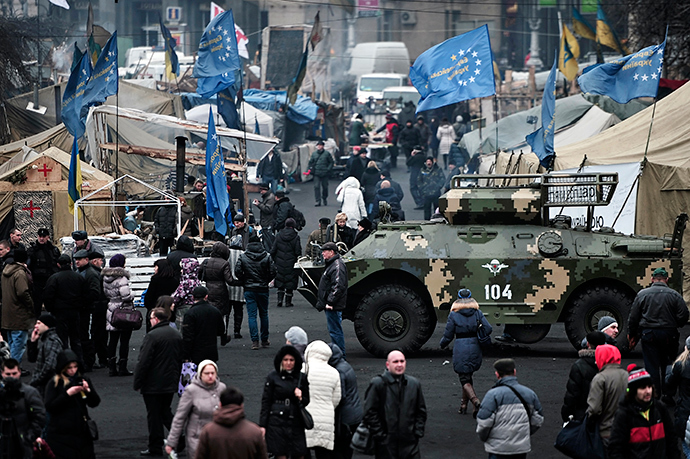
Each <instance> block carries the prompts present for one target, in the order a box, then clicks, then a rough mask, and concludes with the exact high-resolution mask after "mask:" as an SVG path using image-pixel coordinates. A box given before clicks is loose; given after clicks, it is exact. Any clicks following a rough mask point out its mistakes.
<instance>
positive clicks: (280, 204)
mask: <svg viewBox="0 0 690 459" xmlns="http://www.w3.org/2000/svg"><path fill="white" fill-rule="evenodd" d="M293 207H294V206H293V204H292V203H291V202H290V198H288V197H287V196H285V188H283V187H282V186H280V185H278V191H276V203H275V205H274V206H273V232H274V233H277V232H278V231H280V230H282V229H283V228H285V220H287V219H288V217H289V216H290V210H291V209H292V208H293Z"/></svg>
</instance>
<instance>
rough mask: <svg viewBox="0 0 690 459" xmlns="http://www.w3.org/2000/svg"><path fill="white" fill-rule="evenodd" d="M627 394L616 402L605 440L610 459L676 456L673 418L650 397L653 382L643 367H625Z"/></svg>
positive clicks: (676, 442) (672, 457) (678, 453)
mask: <svg viewBox="0 0 690 459" xmlns="http://www.w3.org/2000/svg"><path fill="white" fill-rule="evenodd" d="M628 372H629V375H628V381H627V385H628V387H627V393H626V394H625V397H624V398H623V400H622V401H621V402H620V405H618V410H617V411H616V417H615V418H614V420H613V426H612V429H611V438H610V440H609V443H608V448H607V453H608V454H607V457H608V458H609V459H657V458H662V457H663V458H665V459H677V458H679V457H680V450H679V448H678V437H677V436H676V431H675V429H674V428H673V418H672V417H671V413H670V412H669V409H668V408H666V405H664V404H663V403H661V402H659V401H658V400H656V399H655V398H654V397H653V394H654V381H653V379H652V377H651V375H650V374H649V373H648V372H647V370H645V369H644V368H640V367H638V366H636V365H635V364H631V365H630V366H628Z"/></svg>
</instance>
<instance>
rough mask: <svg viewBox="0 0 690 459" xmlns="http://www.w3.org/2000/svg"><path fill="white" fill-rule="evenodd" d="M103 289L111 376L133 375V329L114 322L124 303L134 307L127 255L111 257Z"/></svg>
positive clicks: (104, 271) (105, 269)
mask: <svg viewBox="0 0 690 459" xmlns="http://www.w3.org/2000/svg"><path fill="white" fill-rule="evenodd" d="M102 275H103V291H104V292H105V296H107V297H108V311H107V313H106V325H105V329H106V330H108V368H109V369H110V376H132V372H131V371H129V370H128V369H127V359H128V357H129V340H130V338H131V337H132V330H131V329H130V330H125V329H118V328H116V327H115V326H114V325H113V323H112V317H113V313H114V312H115V310H116V309H117V308H119V307H121V306H123V305H129V306H131V307H132V308H133V307H134V303H133V301H134V295H132V290H131V288H130V285H129V278H130V274H129V271H128V270H126V269H125V256H124V255H122V254H120V253H118V254H115V255H113V257H112V258H111V259H110V263H109V267H108V268H103V271H102ZM118 341H120V360H119V362H116V357H115V351H116V350H117V342H118Z"/></svg>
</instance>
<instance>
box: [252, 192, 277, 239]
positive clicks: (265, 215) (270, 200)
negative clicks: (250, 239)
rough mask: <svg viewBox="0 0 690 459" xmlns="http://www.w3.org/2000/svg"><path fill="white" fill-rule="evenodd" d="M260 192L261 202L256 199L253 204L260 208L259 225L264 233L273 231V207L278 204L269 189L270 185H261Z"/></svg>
mask: <svg viewBox="0 0 690 459" xmlns="http://www.w3.org/2000/svg"><path fill="white" fill-rule="evenodd" d="M259 192H260V193H261V201H259V200H258V199H254V200H253V201H252V204H254V205H255V206H256V207H258V208H259V224H260V225H261V230H262V231H272V230H273V206H275V204H276V198H275V196H274V195H273V193H271V191H270V190H269V189H268V183H261V184H259Z"/></svg>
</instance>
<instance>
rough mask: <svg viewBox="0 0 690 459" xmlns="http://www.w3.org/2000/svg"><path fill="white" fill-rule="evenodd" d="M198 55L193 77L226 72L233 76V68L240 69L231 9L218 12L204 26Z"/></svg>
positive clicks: (206, 76)
mask: <svg viewBox="0 0 690 459" xmlns="http://www.w3.org/2000/svg"><path fill="white" fill-rule="evenodd" d="M198 56H199V57H198V59H197V61H196V64H194V78H213V77H218V76H221V75H223V74H226V73H227V74H228V75H229V76H233V77H234V72H235V70H240V68H241V63H240V55H239V54H238V52H237V36H236V35H235V20H234V19H233V16H232V10H228V11H224V12H222V13H220V14H219V15H218V16H216V17H215V18H213V20H212V21H211V22H210V23H209V25H207V26H206V30H204V34H203V35H202V36H201V41H200V42H199V54H198ZM226 87H227V86H226ZM223 89H224V88H223Z"/></svg>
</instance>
